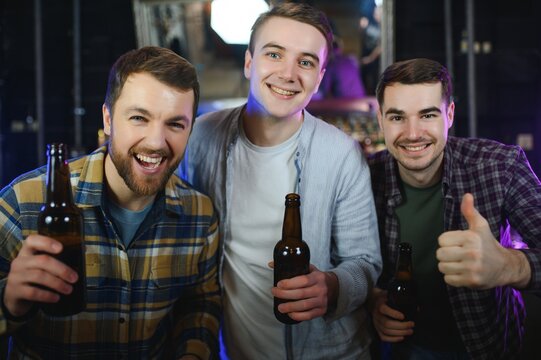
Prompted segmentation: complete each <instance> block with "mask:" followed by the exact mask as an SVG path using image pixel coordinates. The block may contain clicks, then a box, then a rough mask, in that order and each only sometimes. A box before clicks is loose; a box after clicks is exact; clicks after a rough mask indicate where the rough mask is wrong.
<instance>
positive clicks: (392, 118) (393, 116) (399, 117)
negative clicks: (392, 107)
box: [387, 115, 402, 122]
mask: <svg viewBox="0 0 541 360" xmlns="http://www.w3.org/2000/svg"><path fill="white" fill-rule="evenodd" d="M387 119H389V121H393V122H398V121H400V120H402V116H400V115H390V116H389V117H388V118H387Z"/></svg>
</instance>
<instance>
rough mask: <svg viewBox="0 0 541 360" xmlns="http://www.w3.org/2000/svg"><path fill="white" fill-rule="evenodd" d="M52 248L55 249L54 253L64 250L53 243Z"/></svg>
mask: <svg viewBox="0 0 541 360" xmlns="http://www.w3.org/2000/svg"><path fill="white" fill-rule="evenodd" d="M51 247H52V248H53V250H54V251H60V250H62V246H61V245H60V244H59V243H53V244H52V245H51Z"/></svg>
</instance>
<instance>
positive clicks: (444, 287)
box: [369, 59, 541, 359]
mask: <svg viewBox="0 0 541 360" xmlns="http://www.w3.org/2000/svg"><path fill="white" fill-rule="evenodd" d="M451 95H452V84H451V79H450V76H449V73H448V72H447V69H445V67H443V66H442V65H441V64H439V63H437V62H435V61H432V60H428V59H413V60H408V61H403V62H398V63H395V64H393V65H391V66H389V67H388V68H387V69H386V70H385V71H384V73H383V74H382V76H381V78H380V83H379V85H378V88H377V92H376V96H377V99H378V102H379V105H380V110H379V112H378V121H379V125H380V127H381V129H382V130H383V133H384V136H385V142H386V146H387V150H385V151H382V152H379V153H377V154H374V155H373V156H372V157H371V158H370V159H369V164H370V168H371V174H372V187H373V191H374V197H375V203H376V210H377V214H378V223H379V232H380V238H381V249H382V253H383V254H382V255H383V260H384V269H383V273H382V275H381V277H380V279H379V281H378V285H377V287H376V288H375V289H374V291H373V294H372V297H371V308H372V318H373V323H374V326H375V328H376V330H377V332H378V334H379V336H380V338H381V340H382V341H384V342H388V343H391V344H393V345H392V350H391V353H392V355H391V356H392V357H393V358H397V359H436V358H437V359H512V358H516V357H518V353H519V349H520V345H521V341H522V339H523V335H524V318H525V312H524V305H523V302H522V298H521V295H520V293H519V290H526V291H529V290H531V291H535V290H539V289H540V288H541V250H539V249H538V248H539V246H538V245H539V243H540V242H541V186H540V182H539V180H538V178H537V177H536V175H535V174H534V173H533V172H532V170H531V168H530V165H529V163H528V160H527V159H526V156H525V154H524V152H523V150H522V149H521V148H520V147H518V146H507V145H503V144H500V143H497V142H495V141H490V140H482V139H465V138H464V139H460V138H454V137H449V136H448V132H449V128H450V127H451V126H452V124H453V119H454V109H455V105H454V103H453V101H452V99H451ZM511 234H514V235H513V236H511ZM517 234H518V235H517ZM399 242H409V243H411V244H412V248H413V276H414V279H415V282H416V286H417V297H418V312H417V314H416V318H415V321H403V320H404V315H403V314H402V313H401V312H399V311H396V310H393V309H392V308H390V307H389V306H387V305H386V300H387V292H386V291H385V289H387V286H388V283H389V281H390V279H391V277H392V276H393V273H394V270H395V266H396V260H397V255H398V251H397V246H398V243H399Z"/></svg>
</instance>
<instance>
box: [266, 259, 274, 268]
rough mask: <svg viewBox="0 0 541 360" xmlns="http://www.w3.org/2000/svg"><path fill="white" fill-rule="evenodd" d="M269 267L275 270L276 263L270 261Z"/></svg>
mask: <svg viewBox="0 0 541 360" xmlns="http://www.w3.org/2000/svg"><path fill="white" fill-rule="evenodd" d="M267 266H268V267H270V268H271V269H274V261H269V262H268V263H267Z"/></svg>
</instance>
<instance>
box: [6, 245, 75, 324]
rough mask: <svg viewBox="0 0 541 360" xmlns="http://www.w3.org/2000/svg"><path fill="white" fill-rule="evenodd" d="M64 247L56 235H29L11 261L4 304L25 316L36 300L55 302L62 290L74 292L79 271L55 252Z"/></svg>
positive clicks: (12, 310) (63, 291)
mask: <svg viewBox="0 0 541 360" xmlns="http://www.w3.org/2000/svg"><path fill="white" fill-rule="evenodd" d="M61 251H62V244H61V243H60V242H58V241H56V240H54V239H52V238H49V237H46V236H41V235H29V236H28V237H27V238H26V240H25V241H24V242H23V246H22V248H21V250H20V251H19V253H18V255H17V257H16V258H15V259H14V260H13V261H12V262H11V268H10V271H9V273H8V276H7V282H6V288H5V290H4V299H3V301H4V305H5V307H6V309H7V310H8V311H9V313H10V314H11V315H13V316H16V317H19V316H24V315H25V314H26V313H28V311H30V309H31V307H32V305H33V303H34V302H44V303H54V302H57V301H58V300H59V299H60V295H59V294H66V295H67V294H70V293H71V292H72V290H73V286H72V284H74V283H75V282H76V281H77V279H78V276H77V272H75V271H73V269H71V268H70V267H69V266H67V265H65V264H64V263H62V262H61V261H59V260H57V259H55V258H54V257H53V256H52V255H56V254H59V253H60V252H61ZM49 289H50V290H49Z"/></svg>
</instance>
